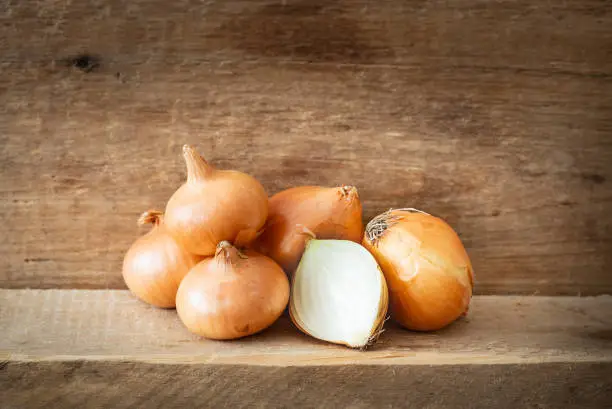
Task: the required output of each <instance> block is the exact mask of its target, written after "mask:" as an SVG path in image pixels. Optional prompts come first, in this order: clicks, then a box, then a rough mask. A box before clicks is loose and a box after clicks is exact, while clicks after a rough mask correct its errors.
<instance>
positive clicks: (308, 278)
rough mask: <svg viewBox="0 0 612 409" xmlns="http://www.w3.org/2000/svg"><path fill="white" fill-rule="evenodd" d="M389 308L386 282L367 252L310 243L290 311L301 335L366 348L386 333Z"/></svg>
mask: <svg viewBox="0 0 612 409" xmlns="http://www.w3.org/2000/svg"><path fill="white" fill-rule="evenodd" d="M387 305H388V293H387V285H386V283H385V278H384V277H383V274H382V272H381V271H380V268H379V267H378V264H377V263H376V260H375V259H374V257H373V256H372V255H371V254H370V253H369V252H368V251H367V250H366V249H365V248H363V247H362V246H361V245H360V244H357V243H354V242H352V241H348V240H317V239H310V240H308V243H307V244H306V250H305V251H304V255H303V256H302V259H301V261H300V264H299V266H298V268H297V270H296V271H295V275H294V277H293V282H292V287H291V299H290V305H289V314H290V316H291V320H292V321H293V322H294V324H295V325H296V326H297V327H298V328H299V329H300V330H301V331H303V332H304V333H306V334H308V335H310V336H312V337H315V338H318V339H321V340H324V341H328V342H333V343H336V344H343V345H347V346H349V347H353V348H365V347H366V346H368V345H369V344H371V343H372V342H374V341H375V340H376V338H377V337H378V335H379V334H380V333H381V332H382V327H383V324H384V322H385V316H386V314H387Z"/></svg>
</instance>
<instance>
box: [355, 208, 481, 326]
mask: <svg viewBox="0 0 612 409" xmlns="http://www.w3.org/2000/svg"><path fill="white" fill-rule="evenodd" d="M363 245H364V246H365V247H366V248H367V249H368V250H369V251H370V252H371V253H372V254H373V255H374V257H375V258H376V260H377V261H378V264H379V265H380V267H381V268H382V270H383V273H384V274H385V278H386V280H387V285H388V286H389V300H390V306H391V316H392V317H393V318H394V319H395V320H397V321H398V322H399V323H400V324H401V325H402V326H404V327H406V328H408V329H411V330H416V331H433V330H438V329H441V328H443V327H445V326H447V325H449V324H450V323H452V322H453V321H455V320H456V319H457V318H458V317H460V316H461V315H463V314H465V313H466V312H467V309H468V306H469V303H470V299H471V296H472V289H473V285H474V275H473V274H474V273H473V270H472V264H471V263H470V259H469V257H468V254H467V252H466V251H465V248H464V247H463V244H462V243H461V240H460V239H459V236H457V233H455V231H454V230H453V229H452V228H451V227H450V226H449V225H448V224H447V223H446V222H444V221H443V220H442V219H439V218H437V217H434V216H432V215H430V214H427V213H425V212H422V211H419V210H415V209H397V210H390V211H388V212H385V213H383V214H381V215H379V216H377V217H375V218H374V219H372V220H371V221H370V222H369V223H368V225H367V226H366V231H365V235H364V239H363Z"/></svg>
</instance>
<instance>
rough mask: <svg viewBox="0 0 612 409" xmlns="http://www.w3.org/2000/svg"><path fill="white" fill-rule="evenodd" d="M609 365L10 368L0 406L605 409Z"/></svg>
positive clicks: (1, 381)
mask: <svg viewBox="0 0 612 409" xmlns="http://www.w3.org/2000/svg"><path fill="white" fill-rule="evenodd" d="M610 385H612V365H611V364H610V363H609V362H606V363H578V364H568V363H548V364H535V365H520V364H508V365H443V366H436V365H433V366H412V365H394V364H390V365H387V366H368V365H363V366H359V367H346V366H339V365H334V366H309V367H261V366H260V367H245V366H244V365H177V364H167V365H155V364H147V363H142V362H110V363H109V362H91V361H86V362H78V361H75V362H28V363H21V362H9V363H6V364H4V366H3V367H2V369H1V370H0V386H1V387H2V407H3V408H5V409H23V408H32V409H34V408H41V409H43V408H44V409H49V408H57V409H69V408H75V409H81V408H111V407H112V408H117V409H123V408H145V407H146V408H160V409H162V408H163V409H171V408H177V409H178V408H192V407H198V408H211V409H213V408H222V407H228V408H262V409H263V408H266V409H267V408H286V409H289V408H313V409H327V408H332V409H334V408H355V409H367V408H428V409H443V408H473V409H490V408H496V409H516V408H564V409H591V408H593V409H595V408H597V409H604V408H608V407H609V404H610V401H611V399H612V387H611V386H610Z"/></svg>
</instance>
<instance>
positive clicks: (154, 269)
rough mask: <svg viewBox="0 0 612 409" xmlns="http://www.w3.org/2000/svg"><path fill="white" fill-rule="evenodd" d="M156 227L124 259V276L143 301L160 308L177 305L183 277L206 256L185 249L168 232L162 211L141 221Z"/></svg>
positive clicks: (143, 216) (142, 217) (134, 245)
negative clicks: (177, 293)
mask: <svg viewBox="0 0 612 409" xmlns="http://www.w3.org/2000/svg"><path fill="white" fill-rule="evenodd" d="M145 223H152V224H153V228H152V229H151V230H150V231H149V232H148V233H146V234H145V235H144V236H141V237H140V238H138V239H137V240H136V241H135V242H134V243H133V244H132V246H131V247H130V248H129V250H128V251H127V253H126V255H125V257H124V259H123V270H122V274H123V279H124V280H125V283H126V285H127V287H128V288H129V289H130V291H131V292H132V293H133V294H134V295H136V296H137V297H138V298H140V299H141V300H142V301H144V302H146V303H148V304H151V305H154V306H156V307H160V308H174V306H175V300H176V292H177V290H178V287H179V284H180V283H181V281H182V279H183V277H185V275H186V274H187V273H188V272H189V270H190V269H191V268H192V267H193V266H195V265H196V264H197V263H198V262H200V260H202V257H200V256H197V255H194V254H191V253H189V252H187V251H185V250H184V249H183V248H182V247H181V246H179V244H178V243H177V242H176V240H174V238H173V237H172V236H171V235H170V234H169V233H168V231H167V230H166V228H165V225H164V223H163V216H162V214H161V212H158V211H148V212H145V213H143V214H142V216H141V217H140V219H139V224H141V225H142V224H145Z"/></svg>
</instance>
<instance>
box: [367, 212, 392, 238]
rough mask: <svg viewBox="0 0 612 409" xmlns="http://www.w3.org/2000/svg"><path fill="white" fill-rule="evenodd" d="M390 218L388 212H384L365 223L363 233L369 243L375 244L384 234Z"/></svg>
mask: <svg viewBox="0 0 612 409" xmlns="http://www.w3.org/2000/svg"><path fill="white" fill-rule="evenodd" d="M390 220H391V215H390V212H384V213H382V214H379V215H378V216H376V217H375V218H373V219H372V220H370V222H369V223H368V224H367V225H366V228H365V234H366V237H367V238H368V240H369V241H370V243H372V244H373V245H376V242H377V241H378V239H380V238H381V237H382V235H383V234H385V231H387V229H388V228H389V221H390Z"/></svg>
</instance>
